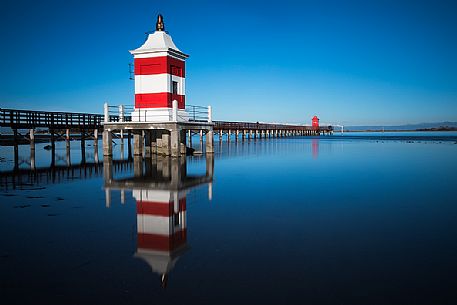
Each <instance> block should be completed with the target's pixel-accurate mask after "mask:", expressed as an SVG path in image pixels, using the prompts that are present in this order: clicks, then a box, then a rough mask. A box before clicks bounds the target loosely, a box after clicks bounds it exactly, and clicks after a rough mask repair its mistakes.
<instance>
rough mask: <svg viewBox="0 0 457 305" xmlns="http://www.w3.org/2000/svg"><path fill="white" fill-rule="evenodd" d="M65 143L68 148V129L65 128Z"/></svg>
mask: <svg viewBox="0 0 457 305" xmlns="http://www.w3.org/2000/svg"><path fill="white" fill-rule="evenodd" d="M65 144H66V146H67V149H70V129H68V128H67V130H65Z"/></svg>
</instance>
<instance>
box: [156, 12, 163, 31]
mask: <svg viewBox="0 0 457 305" xmlns="http://www.w3.org/2000/svg"><path fill="white" fill-rule="evenodd" d="M156 31H161V32H163V31H165V24H164V23H163V16H162V15H161V14H159V15H158V16H157V23H156Z"/></svg>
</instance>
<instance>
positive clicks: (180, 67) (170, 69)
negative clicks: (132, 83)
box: [134, 56, 185, 77]
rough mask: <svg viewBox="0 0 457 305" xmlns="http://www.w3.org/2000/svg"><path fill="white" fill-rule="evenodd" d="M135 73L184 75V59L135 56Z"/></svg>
mask: <svg viewBox="0 0 457 305" xmlns="http://www.w3.org/2000/svg"><path fill="white" fill-rule="evenodd" d="M134 66H135V75H152V74H164V73H167V74H171V75H176V76H180V77H185V69H184V61H181V60H179V59H176V58H173V57H169V56H161V57H150V58H135V60H134Z"/></svg>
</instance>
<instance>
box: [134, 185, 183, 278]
mask: <svg viewBox="0 0 457 305" xmlns="http://www.w3.org/2000/svg"><path fill="white" fill-rule="evenodd" d="M185 195H186V193H185V192H181V193H178V192H174V191H159V190H133V197H135V199H136V202H137V229H138V235H137V253H136V254H135V256H136V257H139V258H141V259H143V260H144V261H145V262H147V263H148V264H149V265H150V266H151V268H152V270H153V271H154V272H157V273H159V274H161V275H162V282H163V283H164V284H166V276H167V274H168V272H169V271H170V270H171V269H172V268H173V266H174V265H175V263H176V261H177V259H178V257H179V255H180V254H181V253H182V252H183V251H184V250H185V249H186V196H185Z"/></svg>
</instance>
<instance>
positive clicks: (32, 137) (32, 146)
mask: <svg viewBox="0 0 457 305" xmlns="http://www.w3.org/2000/svg"><path fill="white" fill-rule="evenodd" d="M29 135H30V150H33V151H35V130H34V129H33V128H31V129H30V131H29ZM34 153H35V152H34Z"/></svg>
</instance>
